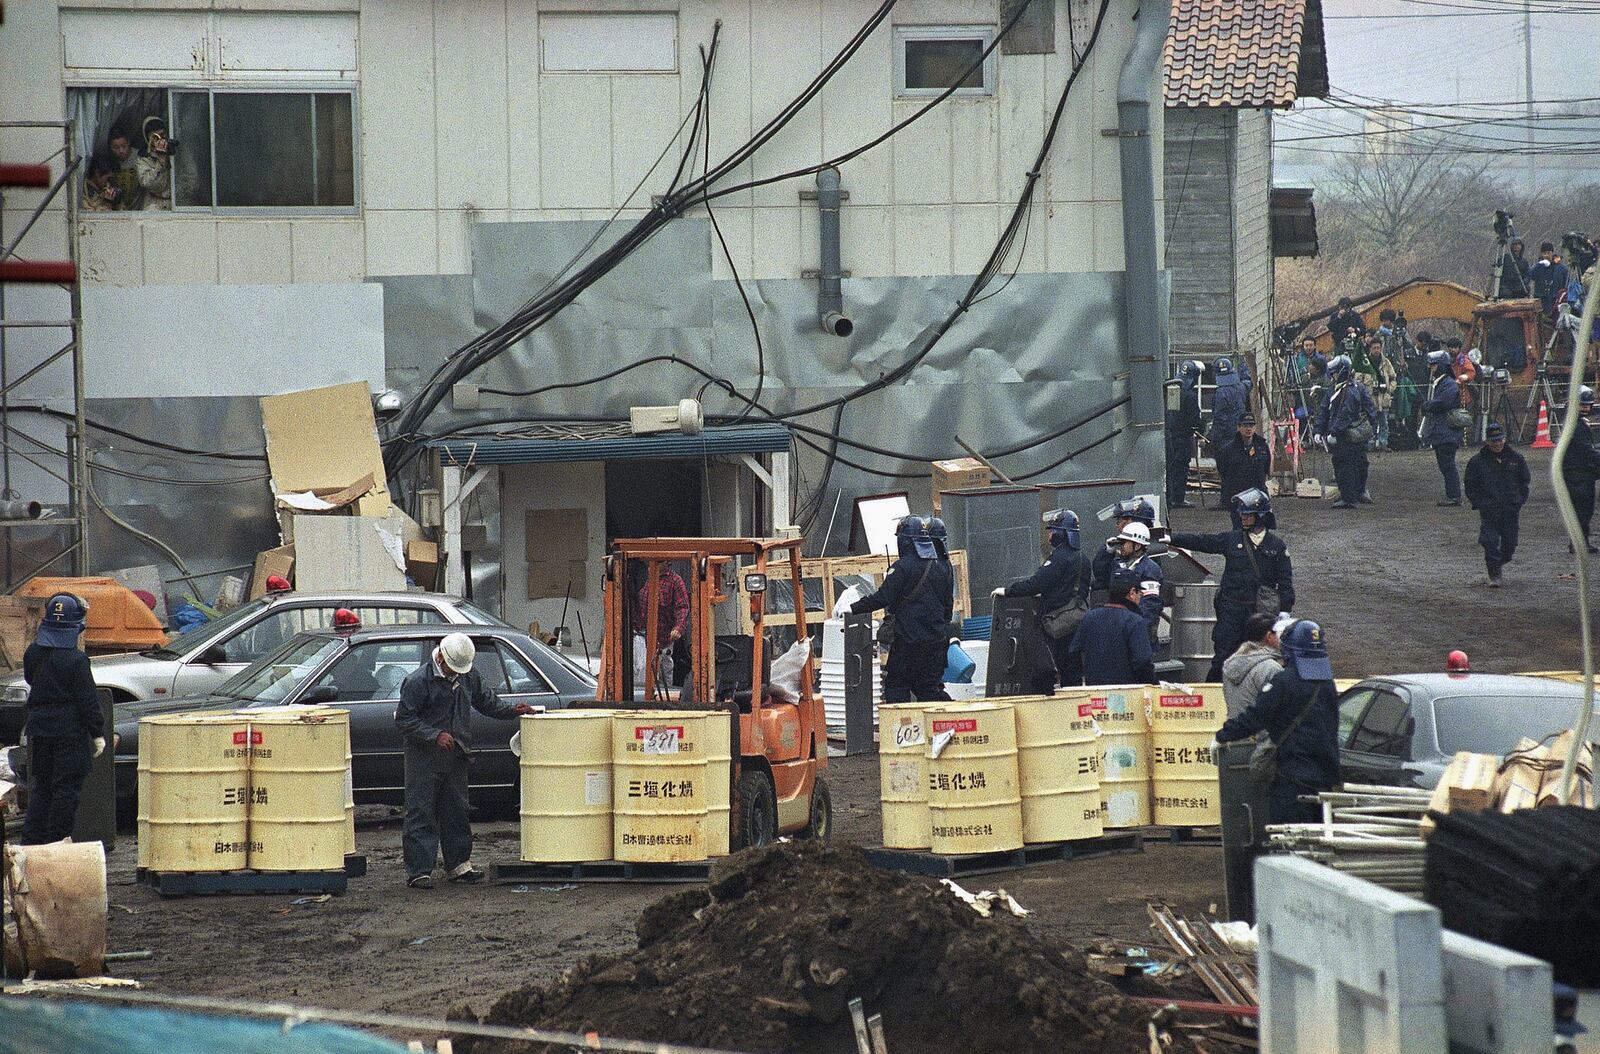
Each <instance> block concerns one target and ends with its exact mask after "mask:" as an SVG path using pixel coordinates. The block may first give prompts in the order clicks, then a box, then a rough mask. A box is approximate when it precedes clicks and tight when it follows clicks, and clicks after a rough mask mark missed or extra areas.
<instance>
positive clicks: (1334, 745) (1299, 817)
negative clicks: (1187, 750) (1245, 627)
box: [1217, 619, 1339, 823]
mask: <svg viewBox="0 0 1600 1054" xmlns="http://www.w3.org/2000/svg"><path fill="white" fill-rule="evenodd" d="M1278 650H1279V651H1281V652H1282V653H1283V662H1284V666H1283V669H1282V670H1279V671H1278V672H1277V673H1275V674H1273V675H1272V679H1271V680H1270V681H1268V682H1267V683H1266V684H1264V685H1262V686H1261V691H1260V692H1258V693H1256V698H1255V701H1254V702H1253V703H1251V704H1250V705H1249V706H1247V707H1245V708H1244V711H1243V712H1242V713H1240V714H1239V715H1238V716H1237V717H1231V718H1229V719H1228V720H1227V721H1226V722H1225V723H1224V724H1223V726H1222V728H1221V729H1220V730H1219V731H1218V732H1217V742H1219V743H1232V742H1234V741H1235V740H1240V739H1246V738H1248V737H1250V736H1253V735H1255V734H1256V733H1258V732H1261V731H1265V732H1267V733H1268V734H1269V735H1270V736H1271V737H1272V742H1274V743H1276V744H1277V746H1278V773H1277V776H1276V778H1274V779H1273V781H1272V785H1271V786H1270V787H1269V788H1268V790H1267V795H1268V822H1269V823H1310V822H1315V821H1316V820H1317V819H1318V818H1319V817H1320V816H1321V810H1320V809H1319V808H1318V807H1317V806H1316V805H1305V804H1302V803H1301V802H1300V800H1299V798H1300V795H1302V794H1316V793H1317V792H1318V791H1325V790H1332V789H1333V788H1334V787H1335V786H1337V785H1338V783H1339V702H1338V697H1339V693H1338V691H1337V690H1336V689H1335V688H1334V685H1333V666H1332V664H1330V663H1329V662H1328V648H1327V642H1326V641H1325V640H1324V639H1323V636H1322V627H1321V626H1318V625H1317V624H1316V623H1315V622H1311V621H1309V620H1308V619H1300V620H1299V621H1297V622H1295V623H1294V624H1293V625H1291V626H1290V627H1289V628H1288V629H1286V630H1284V631H1283V633H1282V635H1280V636H1279V638H1278Z"/></svg>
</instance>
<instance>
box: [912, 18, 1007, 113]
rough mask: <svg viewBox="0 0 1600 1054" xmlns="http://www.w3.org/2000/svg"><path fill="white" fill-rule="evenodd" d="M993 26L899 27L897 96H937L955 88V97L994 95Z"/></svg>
mask: <svg viewBox="0 0 1600 1054" xmlns="http://www.w3.org/2000/svg"><path fill="white" fill-rule="evenodd" d="M993 42H994V29H993V27H990V26H896V27H895V30H894V92H895V95H897V96H900V97H902V98H918V97H922V96H933V95H938V94H939V93H940V92H943V91H945V90H946V89H948V88H950V87H951V86H952V85H953V86H955V89H956V90H955V94H956V95H993V94H994V91H995V78H996V68H997V67H996V63H995V54H996V53H995V52H993V51H991V52H989V54H988V55H987V56H985V55H984V53H983V52H984V49H985V48H987V47H988V46H989V45H990V44H992V43H993Z"/></svg>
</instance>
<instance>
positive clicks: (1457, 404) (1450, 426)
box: [1417, 350, 1463, 508]
mask: <svg viewBox="0 0 1600 1054" xmlns="http://www.w3.org/2000/svg"><path fill="white" fill-rule="evenodd" d="M1454 362H1455V360H1454V358H1453V357H1452V356H1451V355H1450V353H1449V352H1448V351H1442V350H1441V351H1430V352H1428V370H1429V372H1430V373H1432V375H1433V379H1432V380H1431V381H1430V382H1429V383H1428V397H1427V398H1426V399H1424V400H1423V402H1422V425H1421V427H1420V428H1419V429H1418V431H1417V438H1418V439H1421V440H1422V443H1423V445H1424V446H1431V447H1433V457H1434V460H1435V461H1437V462H1438V463H1439V475H1441V476H1443V477H1444V500H1443V501H1436V502H1434V504H1435V505H1439V506H1441V507H1450V508H1454V507H1456V506H1458V505H1460V504H1461V476H1460V474H1459V473H1457V472H1456V451H1457V450H1460V449H1461V437H1462V431H1463V430H1462V429H1461V427H1460V426H1459V425H1457V424H1455V423H1454V422H1453V421H1451V419H1450V415H1451V414H1453V413H1455V411H1457V410H1459V409H1461V386H1460V385H1458V384H1457V383H1456V377H1455V371H1454V368H1453V367H1454Z"/></svg>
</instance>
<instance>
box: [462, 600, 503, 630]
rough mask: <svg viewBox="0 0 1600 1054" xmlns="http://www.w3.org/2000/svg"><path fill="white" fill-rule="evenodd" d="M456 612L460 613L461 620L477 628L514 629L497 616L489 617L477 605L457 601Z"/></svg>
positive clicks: (489, 615)
mask: <svg viewBox="0 0 1600 1054" xmlns="http://www.w3.org/2000/svg"><path fill="white" fill-rule="evenodd" d="M455 605H456V610H457V611H459V612H461V615H462V617H463V618H465V619H466V620H467V621H468V622H471V623H472V624H473V625H477V626H499V627H500V628H501V629H514V628H515V627H513V626H512V625H511V623H509V622H507V621H506V620H505V619H502V618H499V617H498V616H495V615H491V614H489V613H488V612H487V611H485V610H483V608H481V607H479V606H478V605H476V604H474V603H472V602H470V601H467V600H457V601H456V602H455Z"/></svg>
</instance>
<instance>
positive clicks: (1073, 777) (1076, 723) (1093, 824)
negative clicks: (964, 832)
mask: <svg viewBox="0 0 1600 1054" xmlns="http://www.w3.org/2000/svg"><path fill="white" fill-rule="evenodd" d="M1011 706H1012V709H1013V710H1014V711H1015V713H1016V721H1017V771H1018V775H1019V777H1020V786H1021V789H1022V838H1023V841H1025V842H1028V843H1030V844H1031V843H1036V842H1068V841H1075V840H1077V839H1082V838H1098V837H1100V835H1101V833H1102V832H1103V824H1102V821H1101V814H1100V746H1099V744H1098V743H1097V742H1096V740H1095V722H1094V717H1093V714H1092V712H1080V709H1081V705H1080V703H1079V702H1078V701H1077V700H1059V699H1053V698H1048V697H1044V696H1041V697H1038V698H1028V699H1014V700H1012V701H1011ZM885 826H886V828H887V821H886V823H885ZM885 844H887V843H885Z"/></svg>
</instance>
